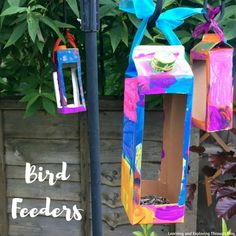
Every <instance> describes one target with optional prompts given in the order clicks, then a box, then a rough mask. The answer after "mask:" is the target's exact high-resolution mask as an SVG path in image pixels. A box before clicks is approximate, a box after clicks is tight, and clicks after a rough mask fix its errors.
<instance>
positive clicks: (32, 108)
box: [24, 99, 41, 118]
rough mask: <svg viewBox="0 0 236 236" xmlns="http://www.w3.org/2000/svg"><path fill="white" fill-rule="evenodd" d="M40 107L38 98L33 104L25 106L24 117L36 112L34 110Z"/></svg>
mask: <svg viewBox="0 0 236 236" xmlns="http://www.w3.org/2000/svg"><path fill="white" fill-rule="evenodd" d="M40 107H41V99H38V100H37V101H36V102H35V103H34V105H32V106H30V107H28V108H26V111H25V114H24V118H29V117H31V116H32V115H34V114H35V113H36V111H37V110H38V109H39V108H40Z"/></svg>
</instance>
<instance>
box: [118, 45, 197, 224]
mask: <svg viewBox="0 0 236 236" xmlns="http://www.w3.org/2000/svg"><path fill="white" fill-rule="evenodd" d="M160 50H169V51H171V52H172V53H173V54H174V55H175V56H176V65H175V67H174V69H173V70H172V71H168V72H158V73H156V72H155V71H153V70H152V67H151V65H150V60H151V58H152V56H151V55H154V54H155V53H156V52H158V51H160ZM133 59H134V62H135V65H136V68H137V71H138V76H137V77H133V78H126V79H125V93H124V126H123V153H122V161H121V162H122V171H121V200H122V203H123V205H124V208H125V210H126V212H127V214H128V217H129V220H130V222H131V224H163V223H181V222H183V221H184V209H185V197H186V184H187V174H188V173H187V172H188V157H189V142H190V126H191V112H192V92H193V73H192V71H191V68H190V66H189V64H188V63H187V62H186V60H185V58H184V48H183V46H167V47H166V46H164V47H162V46H161V47H160V46H139V47H136V49H135V50H134V54H133ZM181 65H182V66H181ZM150 94H163V95H164V115H165V119H164V130H163V154H162V163H161V173H160V178H159V179H157V180H142V145H143V133H144V115H145V96H147V95H150ZM154 125H155V124H154ZM150 194H153V195H158V196H162V197H166V198H168V199H169V200H170V202H171V203H170V204H165V205H140V200H141V197H142V196H147V195H150Z"/></svg>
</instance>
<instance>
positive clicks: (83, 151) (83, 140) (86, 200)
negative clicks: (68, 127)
mask: <svg viewBox="0 0 236 236" xmlns="http://www.w3.org/2000/svg"><path fill="white" fill-rule="evenodd" d="M79 127H80V129H79V130H80V131H79V132H80V134H79V135H80V145H79V150H80V176H81V179H80V181H81V208H82V209H83V210H84V214H83V220H82V229H81V230H82V235H84V236H90V231H91V230H90V181H89V180H90V174H89V173H90V171H89V170H90V168H89V150H88V127H87V118H86V114H80V119H79Z"/></svg>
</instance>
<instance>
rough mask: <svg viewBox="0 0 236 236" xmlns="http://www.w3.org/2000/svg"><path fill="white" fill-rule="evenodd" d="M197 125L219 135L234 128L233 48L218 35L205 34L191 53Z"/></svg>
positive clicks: (194, 119)
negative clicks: (220, 132)
mask: <svg viewBox="0 0 236 236" xmlns="http://www.w3.org/2000/svg"><path fill="white" fill-rule="evenodd" d="M191 61H192V67H193V72H194V76H195V80H194V93H193V94H194V96H193V124H194V125H195V126H196V127H198V128H200V129H202V130H204V131H206V132H215V131H221V130H228V129H231V128H232V127H233V48H232V47H231V46H230V45H229V44H227V43H225V42H223V41H222V40H221V39H220V37H219V36H218V35H217V34H205V35H204V37H203V39H202V41H201V42H200V43H199V44H197V45H196V46H195V47H194V48H193V49H192V50H191Z"/></svg>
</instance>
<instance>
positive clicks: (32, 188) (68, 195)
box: [7, 179, 80, 201]
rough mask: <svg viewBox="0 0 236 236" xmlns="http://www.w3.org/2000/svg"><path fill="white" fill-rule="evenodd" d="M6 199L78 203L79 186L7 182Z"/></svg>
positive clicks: (15, 180)
mask: <svg viewBox="0 0 236 236" xmlns="http://www.w3.org/2000/svg"><path fill="white" fill-rule="evenodd" d="M7 195H8V197H11V198H14V197H21V198H36V199H45V198H46V197H50V198H51V199H54V200H62V201H63V200H68V201H80V184H79V183H77V182H62V181H59V182H57V183H56V184H55V186H49V185H48V183H47V182H43V183H39V182H34V183H32V184H30V185H27V184H26V183H25V181H24V180H21V179H8V180H7Z"/></svg>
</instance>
